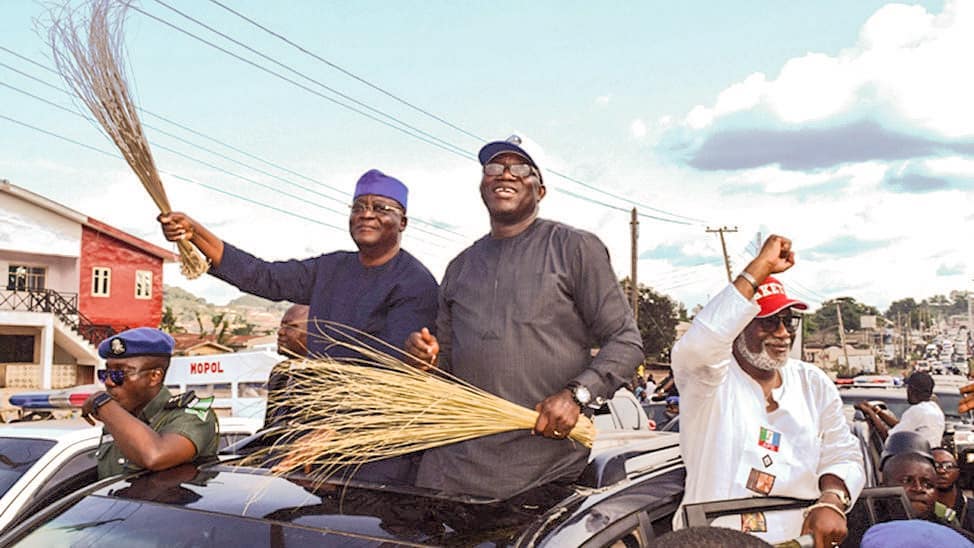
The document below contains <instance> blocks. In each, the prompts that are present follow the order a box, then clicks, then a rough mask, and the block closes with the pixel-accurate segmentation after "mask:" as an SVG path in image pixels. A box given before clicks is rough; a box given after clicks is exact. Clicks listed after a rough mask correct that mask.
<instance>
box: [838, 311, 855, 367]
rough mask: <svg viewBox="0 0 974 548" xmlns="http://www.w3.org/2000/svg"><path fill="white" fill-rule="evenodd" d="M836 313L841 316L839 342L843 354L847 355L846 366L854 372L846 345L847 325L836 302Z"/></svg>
mask: <svg viewBox="0 0 974 548" xmlns="http://www.w3.org/2000/svg"><path fill="white" fill-rule="evenodd" d="M835 315H836V317H838V318H839V344H841V345H842V355H843V356H845V366H846V368H847V369H848V370H849V372H850V373H851V372H852V366H851V365H850V364H849V351H848V350H846V347H845V327H844V326H843V325H842V308H841V307H840V306H839V303H835Z"/></svg>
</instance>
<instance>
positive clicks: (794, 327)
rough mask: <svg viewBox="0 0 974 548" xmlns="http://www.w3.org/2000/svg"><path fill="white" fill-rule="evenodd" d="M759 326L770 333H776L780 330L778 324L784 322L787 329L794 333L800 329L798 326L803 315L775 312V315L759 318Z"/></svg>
mask: <svg viewBox="0 0 974 548" xmlns="http://www.w3.org/2000/svg"><path fill="white" fill-rule="evenodd" d="M757 320H758V326H759V327H760V328H761V329H762V330H764V331H767V332H769V333H774V332H775V331H777V330H778V324H779V323H781V324H784V325H785V330H786V331H788V332H789V333H794V332H796V331H798V326H799V325H801V323H802V319H801V316H796V315H794V314H792V313H790V312H789V313H785V314H775V315H774V316H768V317H766V318H757Z"/></svg>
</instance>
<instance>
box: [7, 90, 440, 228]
mask: <svg viewBox="0 0 974 548" xmlns="http://www.w3.org/2000/svg"><path fill="white" fill-rule="evenodd" d="M0 86H3V87H6V88H9V89H12V90H14V91H16V92H18V93H22V94H24V95H27V96H28V97H31V98H33V99H36V100H38V101H41V102H43V103H46V104H48V105H50V106H52V107H54V108H57V109H60V110H63V111H65V112H67V113H69V114H72V115H75V116H78V117H80V118H83V119H85V120H87V121H88V122H91V123H92V124H94V123H95V121H94V120H92V119H91V118H89V117H88V116H85V115H84V114H81V113H79V112H76V111H74V110H72V109H70V108H68V107H65V106H62V105H59V104H57V103H54V102H52V101H48V100H47V99H44V98H43V97H39V96H37V95H34V94H32V93H30V92H28V91H25V90H22V89H19V88H17V87H14V86H11V85H9V84H6V83H4V82H0ZM146 127H149V128H151V129H154V130H156V131H159V130H158V129H156V128H153V127H152V126H149V125H147V124H146ZM163 133H165V132H163ZM176 138H177V139H179V138H178V137H176ZM189 144H191V145H192V143H189ZM153 148H157V149H161V150H165V151H167V152H169V153H172V154H175V155H177V156H179V157H181V158H185V159H187V160H190V161H192V162H196V163H198V164H201V165H204V166H206V167H208V168H210V169H212V170H215V171H218V172H220V173H223V174H225V175H229V176H231V177H235V178H237V179H241V180H243V181H247V182H248V183H251V184H253V185H256V186H259V187H261V188H264V189H267V190H270V191H272V192H275V193H277V194H282V195H284V196H287V197H289V198H293V199H295V200H298V201H300V202H302V203H307V204H309V205H312V206H314V207H317V208H320V209H323V210H325V211H329V212H332V213H335V214H337V215H339V216H340V217H344V216H346V215H347V212H343V211H339V210H337V209H334V208H330V207H328V206H325V205H321V204H319V203H316V202H311V201H308V200H305V199H304V198H302V197H301V196H298V195H296V194H293V193H290V192H287V191H285V190H281V189H279V188H275V187H272V186H270V185H267V184H264V183H261V182H260V181H257V180H255V179H251V178H250V177H246V176H244V175H241V174H239V173H234V172H232V171H229V170H227V169H224V168H221V167H219V166H217V165H215V164H212V163H210V162H207V161H205V160H201V159H199V158H196V157H194V156H190V155H189V154H185V153H183V152H180V151H178V150H175V149H173V148H171V147H167V146H165V145H162V144H159V143H154V144H153ZM200 148H202V147H200ZM203 150H206V149H203ZM230 161H234V160H232V159H230ZM237 163H239V162H237ZM268 175H270V176H271V177H274V175H271V174H268ZM275 178H277V177H275ZM298 186H299V188H302V189H305V190H307V191H309V192H314V191H313V190H312V189H308V188H306V187H302V186H300V185H298ZM416 230H417V231H419V232H423V233H425V234H429V235H431V236H435V237H437V238H444V236H442V235H440V234H436V233H433V232H430V231H428V230H425V229H422V228H419V227H416ZM444 239H445V238H444ZM426 243H432V242H426Z"/></svg>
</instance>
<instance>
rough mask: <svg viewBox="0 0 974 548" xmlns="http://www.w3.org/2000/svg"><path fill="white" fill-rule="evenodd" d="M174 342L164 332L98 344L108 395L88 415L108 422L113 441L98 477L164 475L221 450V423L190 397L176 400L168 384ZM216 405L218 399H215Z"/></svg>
mask: <svg viewBox="0 0 974 548" xmlns="http://www.w3.org/2000/svg"><path fill="white" fill-rule="evenodd" d="M172 351H173V339H172V337H170V336H169V335H167V334H166V333H163V332H162V331H159V330H158V329H152V328H148V327H139V328H136V329H130V330H128V331H123V332H122V333H119V334H117V335H115V336H113V337H111V338H108V339H105V340H104V341H102V343H101V344H99V345H98V355H99V356H101V357H102V358H104V359H105V369H104V370H101V371H98V379H99V380H100V381H102V382H104V383H105V387H106V390H105V391H100V392H96V393H95V394H92V395H91V396H90V397H89V398H88V400H87V401H85V403H84V405H83V406H82V416H84V417H85V418H88V421H89V422H91V423H92V424H94V422H93V421H92V420H91V419H90V418H89V417H94V418H96V419H98V420H100V421H101V422H102V423H104V425H105V426H104V430H103V433H102V436H103V439H104V436H105V434H109V435H111V437H112V440H111V441H107V442H105V443H102V444H100V446H99V448H98V453H97V457H98V477H99V478H104V477H107V476H111V475H115V474H120V473H122V472H130V471H134V470H139V469H149V470H164V469H166V468H171V467H173V466H177V465H179V464H183V463H186V462H190V461H193V460H195V459H197V458H203V457H210V456H213V455H215V454H216V451H217V443H218V439H217V419H216V416H215V415H214V413H213V411H211V410H210V409H209V405H199V400H197V398H196V397H195V396H194V395H193V394H192V392H189V393H187V394H185V395H183V396H177V397H173V396H172V394H170V393H169V390H168V389H167V388H166V386H165V385H164V384H163V381H164V379H165V378H166V370H167V369H168V368H169V359H170V357H171V356H172ZM210 401H211V402H212V399H211V400H210Z"/></svg>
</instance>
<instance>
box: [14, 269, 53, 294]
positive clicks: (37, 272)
mask: <svg viewBox="0 0 974 548" xmlns="http://www.w3.org/2000/svg"><path fill="white" fill-rule="evenodd" d="M46 279H47V268H45V267H43V266H27V265H25V264H12V265H10V266H9V267H7V289H10V290H15V291H28V290H35V289H44V288H45V287H46Z"/></svg>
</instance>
